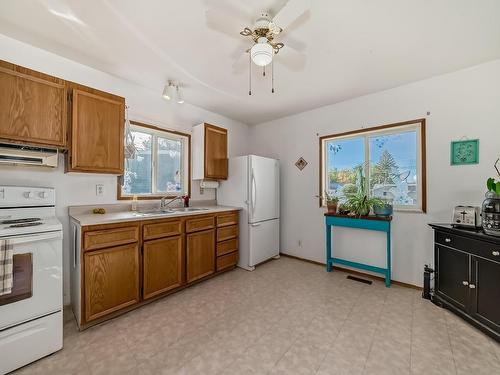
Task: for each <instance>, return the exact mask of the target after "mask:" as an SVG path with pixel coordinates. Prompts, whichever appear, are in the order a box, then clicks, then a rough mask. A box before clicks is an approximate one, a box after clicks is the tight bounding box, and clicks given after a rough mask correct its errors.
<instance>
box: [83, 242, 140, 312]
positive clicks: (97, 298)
mask: <svg viewBox="0 0 500 375" xmlns="http://www.w3.org/2000/svg"><path fill="white" fill-rule="evenodd" d="M83 258H84V272H85V277H84V280H85V282H84V284H85V286H84V288H85V289H84V300H85V321H86V322H90V321H92V320H94V319H98V318H100V317H102V316H105V315H108V314H110V313H112V312H114V311H117V310H120V309H123V308H125V307H127V306H130V305H133V304H136V303H137V302H139V300H140V295H139V294H140V293H139V291H140V286H139V269H140V263H139V247H138V245H137V244H130V245H125V246H117V247H112V248H108V249H102V250H95V251H88V252H86V253H84V256H83Z"/></svg>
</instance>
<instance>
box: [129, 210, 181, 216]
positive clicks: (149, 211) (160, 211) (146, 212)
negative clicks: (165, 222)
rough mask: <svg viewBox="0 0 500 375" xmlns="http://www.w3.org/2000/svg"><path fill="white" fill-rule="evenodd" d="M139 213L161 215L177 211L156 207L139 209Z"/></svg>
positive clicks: (142, 214)
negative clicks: (153, 208)
mask: <svg viewBox="0 0 500 375" xmlns="http://www.w3.org/2000/svg"><path fill="white" fill-rule="evenodd" d="M137 213H138V214H139V215H141V216H161V215H170V214H173V213H175V211H173V210H160V209H155V210H146V211H139V212H137Z"/></svg>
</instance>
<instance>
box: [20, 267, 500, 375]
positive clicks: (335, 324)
mask: <svg viewBox="0 0 500 375" xmlns="http://www.w3.org/2000/svg"><path fill="white" fill-rule="evenodd" d="M346 275H347V274H346V273H343V272H339V271H334V272H332V273H327V272H325V270H324V268H323V267H321V266H317V265H313V264H310V263H306V262H302V261H298V260H295V259H290V258H286V257H282V258H281V259H279V260H273V261H271V262H268V263H266V264H263V265H261V266H259V267H257V269H256V270H255V271H254V272H247V271H243V270H241V269H236V270H234V271H230V272H227V273H225V274H223V275H221V276H218V277H216V278H213V279H211V280H208V281H205V282H203V283H200V284H198V285H196V286H194V287H191V288H188V289H185V290H183V291H182V292H179V293H177V294H174V295H172V296H170V297H167V298H165V299H162V300H159V301H157V302H154V303H152V304H149V305H147V306H144V307H142V308H140V309H138V310H135V311H133V312H130V313H128V314H126V315H124V316H121V317H119V318H116V319H114V320H112V321H109V322H106V323H103V324H101V325H99V326H95V327H93V328H90V329H88V330H86V331H84V332H77V330H76V326H75V323H74V321H73V319H72V315H71V314H66V317H65V319H66V322H65V327H64V335H65V339H64V349H63V350H61V351H60V352H58V353H55V354H53V355H51V356H49V357H46V358H44V359H41V360H39V361H37V362H35V363H34V364H32V365H29V366H27V367H24V368H22V369H20V370H19V371H17V372H16V375H17V374H92V375H99V374H107V375H112V374H123V375H127V374H144V375H148V374H155V375H156V374H178V375H182V374H204V375H205V374H206V375H210V374H224V375H239V374H242V375H243V374H248V375H255V374H287V375H295V374H304V375H305V374H317V375H326V374H384V375H390V374H397V375H404V374H426V375H429V374H440V375H441V374H464V375H465V374H473V375H481V374H485V375H492V374H500V344H498V343H496V342H494V341H493V340H491V339H490V338H488V337H487V336H485V335H484V334H482V333H481V332H480V331H478V330H476V329H475V328H473V327H471V326H470V325H468V324H467V323H465V322H464V321H463V320H462V319H460V318H458V317H456V316H455V315H453V314H451V313H449V312H448V311H447V310H444V309H441V308H438V307H436V306H434V305H433V304H432V303H430V302H428V301H426V300H423V299H422V298H421V296H420V292H419V291H417V290H414V289H409V288H404V287H401V286H397V285H393V286H392V287H391V288H385V286H384V284H383V283H382V282H378V281H375V282H374V283H373V284H372V285H366V284H362V283H359V282H356V281H352V280H347V279H346Z"/></svg>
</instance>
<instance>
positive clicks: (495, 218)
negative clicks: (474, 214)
mask: <svg viewBox="0 0 500 375" xmlns="http://www.w3.org/2000/svg"><path fill="white" fill-rule="evenodd" d="M481 216H482V218H483V230H484V233H486V234H489V235H492V236H497V237H500V196H498V195H497V194H495V193H493V192H488V193H486V199H485V200H484V202H483V209H482V213H481Z"/></svg>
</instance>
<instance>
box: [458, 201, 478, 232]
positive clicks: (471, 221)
mask: <svg viewBox="0 0 500 375" xmlns="http://www.w3.org/2000/svg"><path fill="white" fill-rule="evenodd" d="M451 225H452V226H454V227H466V228H479V227H481V208H480V207H476V206H456V207H455V208H454V209H453V218H452V221H451Z"/></svg>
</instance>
